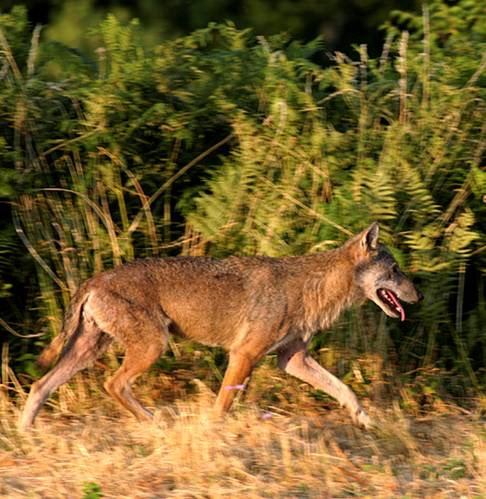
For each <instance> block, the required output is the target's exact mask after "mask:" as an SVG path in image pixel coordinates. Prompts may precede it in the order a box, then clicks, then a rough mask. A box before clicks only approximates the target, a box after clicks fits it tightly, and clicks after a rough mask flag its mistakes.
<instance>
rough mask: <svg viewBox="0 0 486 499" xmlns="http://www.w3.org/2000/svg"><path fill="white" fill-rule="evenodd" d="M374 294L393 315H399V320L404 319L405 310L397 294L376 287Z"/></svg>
mask: <svg viewBox="0 0 486 499" xmlns="http://www.w3.org/2000/svg"><path fill="white" fill-rule="evenodd" d="M376 294H377V295H378V298H379V299H380V301H381V302H382V303H384V304H385V305H386V306H387V308H388V309H389V310H390V311H391V312H392V313H393V315H395V316H396V317H400V320H401V321H404V320H405V310H404V309H403V307H402V305H401V303H400V301H399V300H398V298H397V295H396V294H395V293H394V292H393V291H390V290H389V289H385V288H380V289H378V291H377V292H376Z"/></svg>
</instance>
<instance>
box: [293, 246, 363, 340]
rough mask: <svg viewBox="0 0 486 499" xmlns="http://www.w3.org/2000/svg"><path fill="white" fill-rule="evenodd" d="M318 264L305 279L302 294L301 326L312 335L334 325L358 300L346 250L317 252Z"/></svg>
mask: <svg viewBox="0 0 486 499" xmlns="http://www.w3.org/2000/svg"><path fill="white" fill-rule="evenodd" d="M319 259H320V260H321V261H319ZM315 263H316V264H318V265H315V266H314V265H313V266H312V267H311V268H310V269H309V271H308V273H307V274H306V276H305V278H304V281H303V287H302V297H301V300H302V303H301V314H302V316H301V327H302V328H303V329H304V330H305V331H306V332H308V333H309V334H312V333H313V332H315V331H318V330H323V329H327V328H328V327H330V326H331V324H332V323H333V322H334V321H335V320H336V319H337V318H338V317H339V315H340V314H341V312H343V311H344V310H345V309H347V308H349V307H350V306H351V305H352V304H353V303H354V302H355V301H356V300H357V299H358V296H357V292H356V287H355V283H354V267H353V264H352V262H351V261H350V260H349V259H348V258H347V255H346V253H344V252H343V251H336V252H332V253H331V254H329V255H327V254H326V255H316V260H315ZM306 336H307V334H306Z"/></svg>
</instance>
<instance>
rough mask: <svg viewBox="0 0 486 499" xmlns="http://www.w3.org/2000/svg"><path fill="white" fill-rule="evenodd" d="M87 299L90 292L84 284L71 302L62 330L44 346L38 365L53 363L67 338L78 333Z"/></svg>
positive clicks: (45, 365)
mask: <svg viewBox="0 0 486 499" xmlns="http://www.w3.org/2000/svg"><path fill="white" fill-rule="evenodd" d="M87 299H88V292H87V289H86V286H85V285H83V286H81V287H80V288H79V289H78V291H77V292H76V294H75V295H74V297H73V299H72V300H71V303H70V304H69V307H68V309H67V312H66V315H65V316H64V321H63V324H62V329H61V332H60V333H59V334H58V335H57V336H56V337H55V338H54V339H53V340H52V341H51V343H50V344H49V345H48V346H47V347H46V348H44V350H43V351H42V352H41V354H40V356H39V358H38V359H37V362H36V364H37V366H38V367H40V368H41V369H47V368H48V367H49V366H50V365H52V364H53V363H54V362H55V361H56V360H57V359H58V358H59V356H60V355H61V352H62V350H63V347H64V345H65V344H66V342H67V340H68V339H69V338H71V337H73V336H74V335H76V334H77V333H78V331H79V330H80V325H81V312H82V310H83V306H84V304H85V303H86V300H87Z"/></svg>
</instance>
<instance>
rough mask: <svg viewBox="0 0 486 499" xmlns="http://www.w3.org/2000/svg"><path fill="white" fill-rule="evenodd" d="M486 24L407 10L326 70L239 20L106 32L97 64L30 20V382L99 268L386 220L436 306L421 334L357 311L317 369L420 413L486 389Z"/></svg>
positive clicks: (12, 137)
mask: <svg viewBox="0 0 486 499" xmlns="http://www.w3.org/2000/svg"><path fill="white" fill-rule="evenodd" d="M481 8H482V6H481V4H480V2H474V1H471V0H462V1H459V2H457V3H456V5H455V6H448V4H447V3H445V2H443V1H442V0H434V1H432V2H431V3H430V5H429V6H428V7H426V8H424V11H423V14H422V15H418V16H417V15H412V14H407V13H395V14H394V15H393V16H392V18H391V19H390V21H389V23H388V24H387V26H386V30H385V32H384V34H385V39H386V42H385V44H384V47H383V52H382V54H381V56H380V57H378V58H372V57H370V56H369V55H368V53H367V47H366V46H364V45H360V46H358V47H356V51H355V57H354V58H350V57H348V56H346V55H344V54H341V53H337V54H335V55H334V57H333V59H332V60H331V61H330V62H329V65H328V66H327V67H322V66H320V65H318V64H316V63H315V62H314V61H315V60H316V56H317V55H319V56H321V55H322V51H323V48H322V43H321V41H320V40H315V41H312V42H309V43H299V42H297V41H295V40H290V39H288V37H287V36H284V35H278V36H271V37H261V36H257V34H256V33H254V32H253V31H251V30H238V29H236V28H235V26H233V25H232V24H231V23H227V24H211V25H209V26H208V27H207V28H205V29H201V30H198V31H195V32H193V33H192V34H190V35H188V36H184V37H182V38H178V39H175V40H170V41H166V42H164V43H162V44H160V45H158V46H155V47H151V48H147V47H146V46H145V45H144V44H143V43H142V38H141V29H140V26H139V24H138V23H137V22H136V21H133V22H131V23H129V24H121V23H120V22H119V21H117V19H116V18H115V17H114V16H108V17H107V18H106V19H105V20H104V21H103V22H102V23H101V24H100V25H99V28H98V29H97V31H96V33H92V34H90V35H89V36H92V37H95V39H97V40H99V47H98V48H97V49H96V51H95V52H93V53H82V52H80V51H77V50H74V49H72V48H69V47H67V46H64V45H62V44H60V43H56V42H53V41H49V40H47V41H44V40H43V37H42V30H41V29H40V28H38V27H36V28H34V29H32V27H31V26H29V25H28V23H27V16H26V11H25V9H24V8H22V7H15V8H14V9H13V10H12V11H11V12H10V13H9V14H2V15H1V16H0V28H1V32H0V51H1V53H0V121H1V123H2V127H1V132H0V133H1V136H0V195H2V197H3V198H4V199H5V200H8V201H9V202H10V204H8V205H7V204H3V205H2V207H1V208H0V209H1V212H2V220H1V222H0V242H1V246H0V271H1V273H2V274H1V278H0V300H1V302H2V306H1V310H2V314H1V317H0V318H1V319H2V321H3V322H2V326H3V327H8V328H9V331H10V333H17V334H18V333H20V332H21V333H22V334H35V333H41V336H39V337H36V338H29V339H22V338H18V337H17V336H14V334H10V333H9V337H8V347H9V349H10V359H11V361H10V365H11V367H12V368H13V369H14V370H15V371H16V372H17V373H24V372H32V366H31V364H32V359H33V358H34V356H35V354H36V353H37V352H38V350H39V347H40V346H41V345H42V344H44V343H45V342H46V341H47V340H48V339H49V338H50V337H51V336H52V335H54V334H56V333H57V332H58V330H59V327H60V322H61V319H62V315H63V312H64V310H65V308H66V306H67V304H68V302H69V300H70V297H71V296H72V294H73V293H74V291H75V290H76V288H77V287H78V285H79V284H80V282H81V281H82V280H84V279H85V278H87V277H88V276H90V275H92V274H93V273H94V272H98V271H100V270H102V269H104V268H108V267H111V266H113V265H118V264H120V263H122V262H125V261H128V260H131V259H133V258H135V257H141V256H150V255H165V254H171V255H174V254H201V253H206V254H212V255H215V256H224V255H228V254H233V253H236V254H256V253H260V254H267V255H287V254H300V253H305V252H309V251H310V252H314V251H320V250H325V249H328V248H331V247H333V246H335V245H337V244H339V243H341V242H343V241H344V240H345V239H346V238H347V237H348V235H349V234H350V233H351V232H354V231H357V230H360V229H362V228H363V227H364V226H365V225H366V224H368V223H369V222H371V221H373V220H378V221H379V222H380V224H381V228H382V234H383V240H384V242H385V243H386V244H387V245H389V246H390V247H391V248H392V249H393V251H394V253H395V254H396V256H397V258H398V260H399V261H400V264H401V265H402V267H403V268H405V269H406V270H407V271H408V272H411V273H413V274H414V276H415V278H416V280H417V282H418V283H419V286H420V287H421V289H422V291H423V292H424V294H425V296H426V299H425V301H424V302H423V303H422V304H421V305H420V306H416V307H413V308H410V309H409V319H410V320H409V321H408V322H406V323H404V324H398V323H397V322H393V321H390V320H386V319H385V318H384V317H383V314H381V313H380V311H379V310H377V309H376V307H374V306H373V305H369V306H367V307H365V308H364V309H362V310H359V311H353V312H352V313H350V314H348V315H347V316H346V317H345V318H344V319H343V320H342V321H341V322H340V323H339V325H337V326H336V327H335V328H334V329H333V330H332V331H330V332H328V333H327V334H326V335H322V336H320V337H318V338H317V339H316V340H315V342H314V349H315V351H316V352H317V351H319V352H320V353H319V355H322V356H324V357H325V360H326V361H327V365H328V366H334V367H336V371H337V372H338V373H339V374H340V375H341V376H343V377H344V376H346V375H347V376H348V378H349V381H350V382H351V383H352V382H356V383H361V384H363V383H364V385H365V386H367V383H369V382H371V381H373V382H375V381H376V382H377V385H378V384H380V383H381V384H383V385H384V386H385V385H386V384H387V383H388V382H390V381H391V380H394V381H396V375H397V374H399V375H400V383H401V384H400V387H401V394H402V398H403V405H404V407H412V406H414V404H417V403H419V404H422V403H424V401H425V403H429V402H430V403H432V402H433V401H434V400H436V399H437V398H440V397H442V396H444V395H445V394H446V393H448V394H450V395H454V396H456V397H464V396H469V395H472V394H474V393H477V391H478V390H479V389H480V388H481V387H482V386H483V385H484V383H485V381H486V377H485V370H484V365H486V336H485V328H484V324H485V323H486V301H485V294H484V272H485V269H486V252H485V251H484V250H485V248H486V246H485V239H484V234H485V229H486V217H485V214H486V205H485V199H484V195H485V192H486V172H485V171H484V164H482V163H481V161H484V148H485V140H486V139H485V122H486V120H485V112H484V111H485V92H484V83H485V76H484V70H485V68H486V59H485V57H484V53H485V48H486V42H485V33H486V25H485V22H486V21H485V17H484V15H482V12H481ZM173 348H177V347H176V346H173ZM6 349H7V347H4V350H5V351H7V350H8V349H7V350H6ZM338 353H339V354H340V356H338ZM341 353H344V354H343V355H341ZM338 357H339V359H340V360H339V361H337V358H338ZM218 362H220V361H219V360H218ZM221 362H222V361H221ZM338 362H339V363H338ZM217 368H218V364H215V369H217ZM356 373H359V376H357V374H356ZM7 378H8V376H7ZM360 379H361V380H362V382H360V381H359V380H360ZM4 382H5V383H6V384H7V385H8V384H11V383H13V381H11V380H10V379H9V378H8V379H6V380H5V379H4ZM361 389H362V390H364V389H365V387H363V386H362V387H361ZM417 401H419V402H417Z"/></svg>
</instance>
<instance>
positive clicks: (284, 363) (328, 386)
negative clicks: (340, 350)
mask: <svg viewBox="0 0 486 499" xmlns="http://www.w3.org/2000/svg"><path fill="white" fill-rule="evenodd" d="M278 366H279V367H280V368H281V369H283V370H284V371H285V372H287V373H289V374H291V375H292V376H295V377H296V378H299V379H301V380H302V381H305V382H306V383H309V384H310V385H312V386H313V387H314V388H317V389H319V390H322V391H323V392H326V393H327V394H328V395H331V397H334V398H335V399H336V400H337V401H338V402H339V403H340V404H341V405H342V406H344V407H346V408H347V409H348V410H349V412H350V414H351V418H352V419H353V422H354V423H355V424H357V425H359V426H362V427H364V428H366V429H369V428H370V427H371V426H372V422H371V419H370V418H369V416H368V415H367V414H366V412H365V411H364V410H363V408H362V407H361V405H360V403H359V401H358V398H357V397H356V395H355V394H354V393H353V391H352V390H351V389H350V388H349V387H348V386H346V385H345V384H344V383H343V382H342V381H341V380H340V379H338V378H336V376H334V375H333V374H331V373H330V372H329V371H326V369H324V368H323V367H322V366H321V365H319V364H318V363H317V362H316V361H315V360H314V359H313V358H312V357H310V356H309V355H308V353H307V351H306V344H305V343H304V342H303V341H301V340H299V341H297V342H294V343H292V344H290V345H286V346H285V347H284V348H283V349H282V350H280V351H279V353H278Z"/></svg>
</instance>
